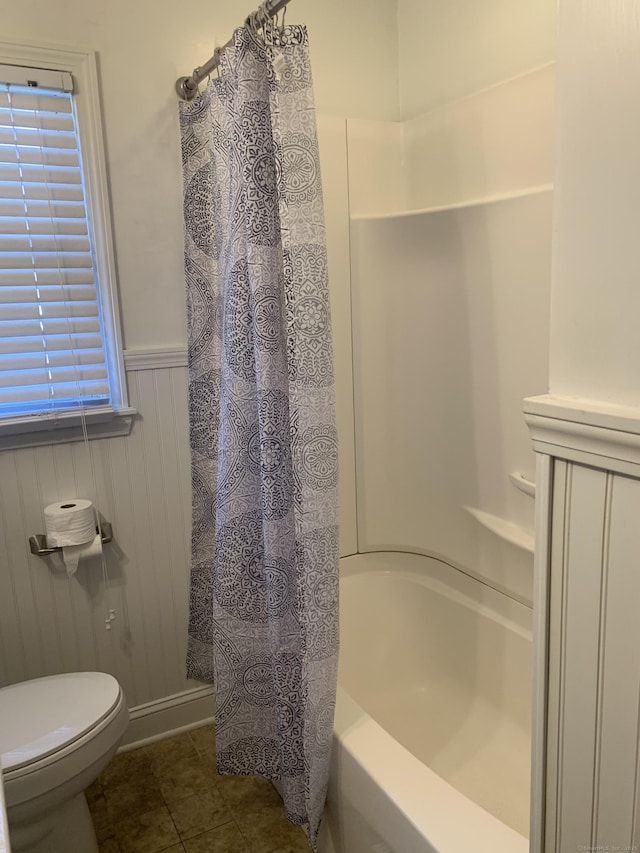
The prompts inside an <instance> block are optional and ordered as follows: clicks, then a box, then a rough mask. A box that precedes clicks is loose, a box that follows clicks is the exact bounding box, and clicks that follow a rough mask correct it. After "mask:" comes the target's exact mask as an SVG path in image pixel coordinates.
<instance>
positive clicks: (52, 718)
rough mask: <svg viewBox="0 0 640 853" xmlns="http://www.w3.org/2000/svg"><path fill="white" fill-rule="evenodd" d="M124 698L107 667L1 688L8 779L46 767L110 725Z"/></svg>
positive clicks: (1, 743) (0, 745)
mask: <svg viewBox="0 0 640 853" xmlns="http://www.w3.org/2000/svg"><path fill="white" fill-rule="evenodd" d="M123 704H124V698H123V695H122V691H121V689H120V685H119V684H118V682H117V681H116V679H115V678H113V677H112V676H110V675H107V674H106V673H102V672H76V673H69V674H64V675H54V676H47V677H45V678H38V679H35V680H33V681H27V682H22V683H19V684H15V685H11V686H9V687H4V688H2V689H1V690H0V720H2V725H1V726H0V754H1V758H0V761H1V764H2V771H3V776H4V779H5V782H8V781H11V780H14V779H17V778H18V777H21V776H24V775H26V774H29V773H32V772H35V771H39V770H43V769H44V768H45V767H46V766H47V765H50V764H53V763H55V762H57V761H59V760H60V759H62V758H63V757H65V756H68V755H69V754H70V753H72V752H74V751H76V750H78V749H81V748H82V746H83V745H84V744H85V743H86V742H87V740H90V739H92V738H93V737H94V736H96V735H97V734H98V733H99V732H100V730H101V729H102V728H104V727H105V726H107V725H108V724H109V722H110V720H111V718H112V717H113V715H114V712H117V711H118V710H119V709H120V706H122V705H123Z"/></svg>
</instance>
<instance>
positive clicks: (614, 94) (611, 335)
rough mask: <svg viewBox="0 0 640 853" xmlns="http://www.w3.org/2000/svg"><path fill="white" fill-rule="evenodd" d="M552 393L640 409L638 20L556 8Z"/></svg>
mask: <svg viewBox="0 0 640 853" xmlns="http://www.w3.org/2000/svg"><path fill="white" fill-rule="evenodd" d="M559 51H560V52H559V63H558V102H557V150H556V185H557V190H556V205H555V225H554V230H555V233H556V239H555V244H554V258H553V291H552V325H551V375H550V389H551V392H552V393H553V394H557V395H568V396H573V397H587V398H593V399H596V400H603V401H607V402H612V403H620V404H622V405H633V406H637V405H640V381H638V365H640V335H639V334H638V323H637V320H638V317H639V316H640V288H639V287H638V269H640V241H639V240H638V236H637V223H638V221H640V161H639V159H638V151H639V150H640V118H639V115H638V110H637V109H635V107H634V105H635V104H636V103H637V101H638V85H639V84H638V80H640V19H639V18H638V6H637V3H636V2H634V0H620V2H617V3H615V4H609V3H601V2H598V0H590V2H577V0H563V2H562V3H561V4H560V42H559Z"/></svg>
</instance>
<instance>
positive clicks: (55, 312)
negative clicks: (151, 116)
mask: <svg viewBox="0 0 640 853" xmlns="http://www.w3.org/2000/svg"><path fill="white" fill-rule="evenodd" d="M1 47H4V46H1ZM18 49H19V48H18ZM42 53H47V52H46V51H43V52H42ZM56 53H57V52H56ZM65 55H66V56H68V54H66V53H65ZM71 56H72V58H73V61H71V62H69V61H67V62H66V63H63V64H62V66H61V67H59V68H52V67H39V65H40V63H38V65H35V63H34V66H33V67H31V66H28V65H25V64H23V63H20V64H18V63H4V64H0V446H8V445H10V446H16V445H17V444H24V443H28V444H34V443H48V442H49V441H51V440H61V439H62V440H69V439H73V438H76V437H79V435H81V434H82V430H81V429H79V426H80V425H81V424H82V421H83V420H84V421H85V423H86V425H87V427H88V428H89V427H90V432H91V433H92V434H114V432H115V433H122V432H128V430H129V427H130V420H131V415H132V414H133V412H132V410H130V409H128V408H127V403H126V391H125V383H124V369H123V364H122V352H121V345H120V335H119V331H118V327H117V317H118V314H117V301H116V288H115V284H114V282H113V261H112V252H111V237H110V233H109V220H108V215H107V211H108V205H107V195H106V186H105V181H104V162H103V159H97V158H100V157H102V158H103V154H102V144H101V143H102V140H101V135H100V127H99V113H98V111H97V103H98V102H97V97H96V94H97V93H96V92H95V91H94V92H93V93H92V92H91V85H90V84H91V83H92V82H93V83H95V74H94V79H93V81H92V80H91V74H90V73H88V72H90V71H91V70H93V71H95V68H94V67H93V64H92V61H91V60H93V56H92V55H91V54H72V55H71ZM43 58H44V59H45V62H44V63H42V64H43V65H49V63H48V62H46V60H47V57H42V56H41V57H40V59H41V60H42V59H43ZM56 58H58V57H53V59H54V61H55V59H56ZM1 59H3V57H2V51H1V50H0V60H1ZM69 65H71V66H72V67H73V71H74V72H75V73H71V72H70V70H69ZM65 66H66V67H65ZM83 72H84V78H85V79H84V80H83V81H82V84H83V85H82V87H81V90H80V91H81V96H76V95H75V94H74V88H75V85H76V82H75V80H74V77H75V76H76V75H78V74H79V75H80V76H82V74H83ZM91 94H93V96H94V97H93V104H91V103H89V102H90V101H91V97H90V96H91ZM81 97H82V98H84V101H85V103H84V107H85V109H84V116H83V115H80V113H81V112H82V110H81V109H80V108H79V107H80V103H81V99H80V98H81ZM91 107H93V113H94V114H93V115H91V112H92V110H91ZM83 119H86V126H85V123H84V121H83ZM123 415H124V416H125V417H122V416H123ZM127 416H128V417H127ZM107 425H108V426H107ZM27 434H29V435H28V436H27ZM9 436H11V438H9ZM16 436H19V438H17V439H16ZM54 436H55V438H54Z"/></svg>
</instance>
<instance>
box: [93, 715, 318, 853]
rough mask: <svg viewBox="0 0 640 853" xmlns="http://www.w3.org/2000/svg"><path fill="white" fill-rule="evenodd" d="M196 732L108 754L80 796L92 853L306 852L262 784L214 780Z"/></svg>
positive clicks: (207, 743)
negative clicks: (93, 838)
mask: <svg viewBox="0 0 640 853" xmlns="http://www.w3.org/2000/svg"><path fill="white" fill-rule="evenodd" d="M214 753H215V735H214V731H213V727H212V726H204V727H203V728H200V729H194V730H193V731H191V732H188V733H185V734H181V735H177V736H176V737H172V738H168V739H166V740H161V741H158V742H157V743H154V744H151V745H150V746H143V747H141V748H140V749H135V750H132V751H131V752H123V753H121V754H119V755H116V756H115V757H114V758H113V759H112V760H111V762H110V763H109V765H108V766H107V767H106V769H105V770H104V772H103V773H102V774H101V775H100V778H99V779H98V780H97V781H96V782H94V784H93V785H92V786H91V787H90V788H88V789H87V791H86V792H85V793H86V797H87V802H88V804H89V809H90V811H91V816H92V818H93V825H94V827H95V830H96V835H97V837H98V844H99V847H100V853H160V851H165V850H166V851H167V853H185V851H186V853H309V850H310V848H309V845H308V843H307V840H306V838H305V835H304V833H303V831H302V830H301V829H300V827H297V826H292V825H291V824H290V823H289V822H288V821H287V819H286V818H285V816H284V810H283V807H282V800H281V799H280V796H279V794H278V792H277V791H276V790H275V788H274V787H273V785H272V784H271V783H270V782H269V781H267V780H266V779H258V778H256V777H246V776H218V774H217V773H216V771H215V758H214Z"/></svg>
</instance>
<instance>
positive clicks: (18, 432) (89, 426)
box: [0, 406, 137, 450]
mask: <svg viewBox="0 0 640 853" xmlns="http://www.w3.org/2000/svg"><path fill="white" fill-rule="evenodd" d="M136 414H137V412H136V410H135V409H130V408H127V409H118V410H115V409H112V408H110V407H107V406H104V407H101V408H100V409H95V410H92V411H90V412H85V423H86V432H87V438H89V439H90V440H91V439H94V438H113V437H114V436H122V435H129V433H130V432H131V426H132V424H133V419H134V417H135V415H136ZM83 439H84V430H83V428H82V416H81V415H80V414H79V413H77V412H70V413H67V414H61V415H58V416H54V417H50V416H49V417H46V418H37V417H24V418H12V419H10V420H6V421H4V422H0V450H16V449H18V448H21V447H38V446H41V445H44V444H63V443H65V442H70V441H82V440H83Z"/></svg>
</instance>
